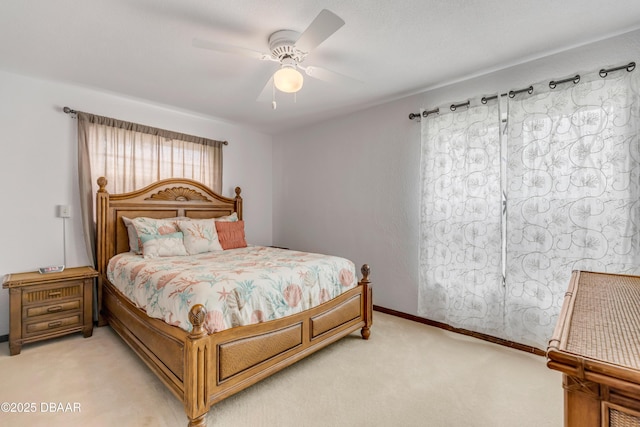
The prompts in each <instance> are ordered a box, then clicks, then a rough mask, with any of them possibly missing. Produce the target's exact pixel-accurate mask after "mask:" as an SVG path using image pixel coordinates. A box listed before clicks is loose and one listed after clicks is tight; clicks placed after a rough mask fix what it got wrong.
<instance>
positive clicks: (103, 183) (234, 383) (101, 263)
mask: <svg viewBox="0 0 640 427" xmlns="http://www.w3.org/2000/svg"><path fill="white" fill-rule="evenodd" d="M98 186H99V189H98V192H97V197H96V257H97V270H98V273H99V276H98V287H97V299H98V307H99V325H101V326H102V325H106V324H108V325H110V326H111V327H112V328H113V330H115V331H116V332H117V333H118V334H119V335H120V336H121V337H122V339H123V340H124V341H125V342H126V343H127V344H128V345H129V346H130V347H131V348H132V349H133V350H134V351H135V352H136V353H137V354H138V356H139V357H140V358H141V359H142V360H143V361H144V362H145V363H146V364H147V365H148V366H149V367H150V368H151V370H152V371H153V372H154V373H155V374H156V375H157V376H158V377H159V378H160V380H162V382H163V383H164V384H165V385H166V386H167V387H168V388H169V390H171V392H173V394H174V395H175V396H176V397H177V398H178V399H180V400H181V401H182V402H183V404H184V407H185V412H186V415H187V417H188V419H189V421H188V425H189V426H205V425H206V416H207V413H208V411H209V409H210V408H211V406H212V405H214V404H215V403H217V402H219V401H221V400H223V399H225V398H226V397H228V396H230V395H232V394H234V393H237V392H239V391H241V390H243V389H245V388H247V387H249V386H251V385H252V384H254V383H256V382H258V381H260V380H262V379H264V378H266V377H268V376H269V375H271V374H273V373H275V372H278V371H280V370H281V369H283V368H285V367H287V366H289V365H291V364H293V363H295V362H296V361H298V360H300V359H302V358H304V357H306V356H308V355H310V354H312V353H313V352H315V351H317V350H319V349H321V348H323V347H325V346H327V345H329V344H331V343H332V342H335V341H337V340H339V339H340V338H342V337H345V336H346V335H349V334H351V333H352V332H354V331H357V330H358V329H360V334H361V335H362V338H364V339H368V338H369V335H370V327H371V325H372V322H373V319H372V307H373V305H372V304H373V303H372V287H371V284H370V281H369V273H370V270H369V267H368V266H367V265H366V264H365V265H364V266H362V268H361V273H362V278H361V279H360V281H357V279H356V284H355V286H353V287H351V288H349V289H347V290H346V291H344V292H342V293H340V294H339V295H338V296H335V297H333V298H331V299H329V300H328V301H326V302H322V303H321V304H319V305H316V306H314V307H312V308H308V309H305V310H304V311H300V312H298V313H295V314H290V315H287V316H285V317H281V318H277V319H274V320H268V321H260V322H259V323H254V324H249V325H246V326H235V327H229V328H226V329H223V330H221V331H217V332H213V333H211V332H210V331H211V328H208V330H207V328H205V326H206V325H205V321H206V319H207V309H206V308H205V306H204V305H203V304H193V305H192V306H191V307H190V308H189V309H188V313H187V315H188V322H189V323H190V325H189V326H191V327H190V328H189V330H186V329H184V328H183V327H179V326H175V325H170V324H169V323H166V322H165V321H163V320H161V319H158V318H153V317H150V316H149V315H147V313H146V311H145V310H142V309H140V308H138V307H137V306H136V305H135V304H134V303H133V302H132V301H130V300H129V299H128V298H127V297H126V296H125V293H124V292H123V291H121V290H119V289H118V288H117V287H116V286H115V285H114V284H113V283H111V280H109V277H108V270H109V261H110V260H111V259H113V258H114V257H116V256H121V255H120V254H124V253H126V252H129V251H130V243H129V235H128V230H127V227H126V226H125V223H124V220H123V219H122V217H126V218H129V219H135V218H139V217H142V218H156V219H163V218H164V219H166V218H185V217H186V218H191V219H204V218H220V217H226V216H229V215H233V214H234V213H235V215H237V217H238V219H239V220H242V204H243V200H242V197H241V195H240V194H241V190H240V188H239V187H237V188H236V189H235V194H236V196H235V197H234V198H227V197H224V196H221V195H219V194H216V193H215V192H214V191H212V190H211V189H209V188H207V187H206V186H204V185H202V184H201V183H198V182H196V181H192V180H188V179H175V178H174V179H168V180H162V181H158V182H156V183H154V184H152V185H150V186H148V187H145V188H143V189H141V190H138V191H134V192H131V193H124V194H109V193H108V191H107V180H106V179H105V178H100V179H98ZM261 250H262V251H263V252H265V251H267V250H266V248H262V249H261ZM269 250H271V249H269ZM281 250H282V249H281ZM112 276H113V275H112ZM232 326H233V325H232Z"/></svg>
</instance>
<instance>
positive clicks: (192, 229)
mask: <svg viewBox="0 0 640 427" xmlns="http://www.w3.org/2000/svg"><path fill="white" fill-rule="evenodd" d="M178 228H180V231H182V233H183V234H184V246H185V248H186V249H187V252H188V253H189V255H195V254H201V253H203V252H213V251H221V250H222V246H220V241H219V240H218V232H217V231H216V223H215V222H214V221H213V220H212V219H192V220H190V221H178Z"/></svg>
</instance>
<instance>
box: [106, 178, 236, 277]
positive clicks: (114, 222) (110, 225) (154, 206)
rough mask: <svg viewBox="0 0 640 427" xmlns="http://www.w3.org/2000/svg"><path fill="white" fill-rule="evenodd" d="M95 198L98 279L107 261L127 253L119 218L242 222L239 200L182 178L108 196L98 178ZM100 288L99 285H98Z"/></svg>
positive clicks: (124, 235)
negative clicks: (233, 216) (235, 217)
mask: <svg viewBox="0 0 640 427" xmlns="http://www.w3.org/2000/svg"><path fill="white" fill-rule="evenodd" d="M98 186H99V187H100V188H99V189H98V193H97V195H96V257H97V266H96V268H97V269H98V272H99V273H100V279H101V280H102V279H105V278H106V272H107V264H108V263H109V260H110V259H111V258H112V257H113V256H115V255H117V254H119V253H122V252H128V251H129V237H128V235H127V229H126V227H125V225H124V222H123V221H122V219H121V217H123V216H126V217H128V218H136V217H140V216H144V217H148V218H172V217H177V216H186V217H190V218H217V217H220V216H224V215H229V214H231V213H233V212H237V213H238V218H239V219H242V197H240V191H241V190H240V187H236V189H235V192H236V197H235V198H228V197H224V196H221V195H219V194H216V193H215V192H214V191H213V190H211V189H210V188H208V187H206V186H205V185H203V184H201V183H199V182H197V181H193V180H190V179H184V178H171V179H164V180H161V181H158V182H155V183H154V184H151V185H149V186H148V187H145V188H142V189H140V190H137V191H133V192H131V193H122V194H109V193H108V192H107V189H106V187H107V179H106V178H104V177H102V178H98ZM99 286H100V284H99Z"/></svg>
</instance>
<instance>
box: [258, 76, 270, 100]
mask: <svg viewBox="0 0 640 427" xmlns="http://www.w3.org/2000/svg"><path fill="white" fill-rule="evenodd" d="M256 101H257V102H271V101H273V75H272V76H271V78H270V79H269V80H268V81H267V84H265V85H264V87H263V88H262V92H260V95H258V98H257V99H256Z"/></svg>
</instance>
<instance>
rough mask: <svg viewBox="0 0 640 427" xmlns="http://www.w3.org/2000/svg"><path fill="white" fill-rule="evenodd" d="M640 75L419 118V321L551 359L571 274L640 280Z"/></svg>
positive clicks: (542, 87) (586, 78) (544, 89)
mask: <svg viewBox="0 0 640 427" xmlns="http://www.w3.org/2000/svg"><path fill="white" fill-rule="evenodd" d="M639 76H640V74H639V73H637V72H635V73H634V72H626V71H618V72H615V73H612V74H610V75H608V76H607V77H606V78H601V77H600V76H599V75H598V74H597V73H593V74H586V75H581V77H580V80H579V82H578V83H577V84H574V83H573V82H571V81H569V82H565V83H561V84H557V85H555V88H553V89H552V88H551V87H550V85H549V84H548V83H544V84H543V83H540V84H536V85H534V86H533V91H532V92H533V93H532V94H528V93H524V92H522V91H519V93H518V94H516V95H515V96H514V97H506V96H503V97H499V98H502V100H503V101H502V104H501V105H503V106H505V108H504V110H506V111H504V112H503V116H501V114H500V106H495V105H494V106H477V107H473V106H471V107H470V108H469V110H468V111H465V112H453V113H449V112H447V113H444V114H443V113H441V114H439V115H428V116H427V117H426V118H423V119H422V160H421V180H422V190H421V191H422V194H421V197H422V202H421V203H422V205H421V208H422V211H421V216H420V217H421V224H420V230H421V238H420V270H421V271H420V284H419V303H418V313H419V315H421V316H423V317H425V318H428V319H432V320H436V321H440V322H443V323H446V324H449V325H451V326H454V327H459V328H464V329H468V330H471V331H476V332H481V333H484V334H488V335H491V336H495V337H498V338H502V339H506V340H509V341H514V342H517V343H520V344H524V345H528V346H532V347H536V348H540V349H545V348H546V346H547V341H548V339H549V337H550V336H551V334H552V333H553V329H554V327H555V323H556V321H557V318H558V315H559V313H560V309H561V307H562V303H563V300H564V295H565V291H566V289H567V286H568V283H569V278H570V275H571V272H572V271H573V270H576V269H581V270H590V271H602V272H610V273H630V274H640V148H639V138H638V131H639V130H640V129H639V128H640V94H639V82H640V77H639ZM470 105H474V101H471V103H470ZM501 119H502V120H501ZM504 120H506V123H507V124H506V127H505V129H504V131H502V132H501V131H500V130H499V127H500V123H501V122H502V121H504ZM500 183H501V184H500ZM503 194H504V200H502V199H501V197H502V195H503ZM503 201H504V208H505V209H501V206H502V202H503Z"/></svg>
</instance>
